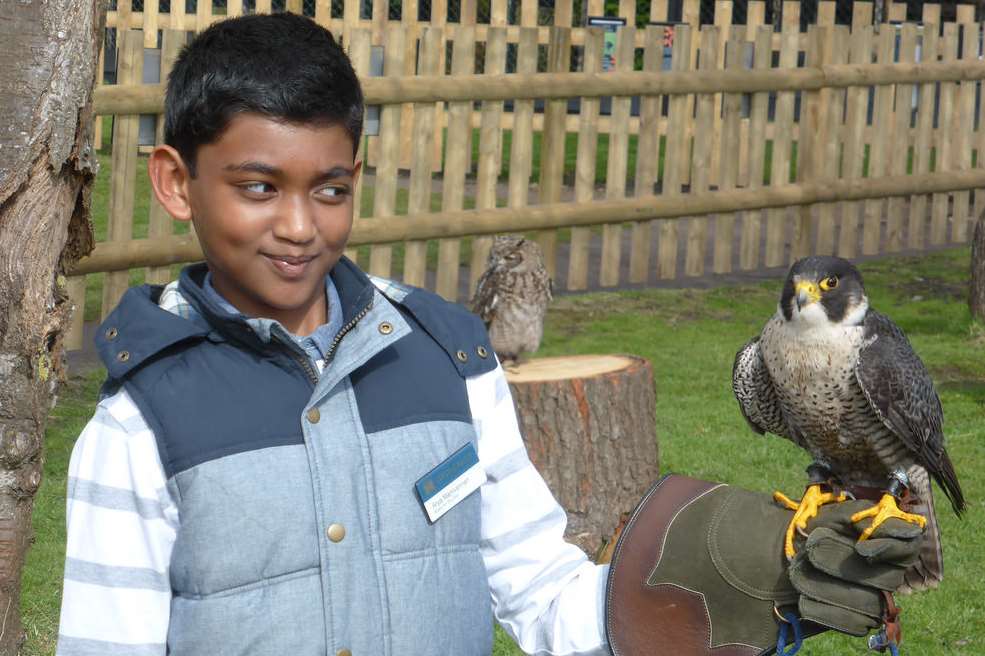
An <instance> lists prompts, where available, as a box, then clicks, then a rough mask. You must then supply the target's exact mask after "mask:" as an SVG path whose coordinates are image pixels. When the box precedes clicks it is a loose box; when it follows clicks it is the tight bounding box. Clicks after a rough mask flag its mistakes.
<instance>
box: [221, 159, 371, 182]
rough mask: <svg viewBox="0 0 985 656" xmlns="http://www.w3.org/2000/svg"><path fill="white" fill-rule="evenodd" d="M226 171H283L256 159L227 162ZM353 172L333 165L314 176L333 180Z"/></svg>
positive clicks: (274, 174)
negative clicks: (234, 162)
mask: <svg viewBox="0 0 985 656" xmlns="http://www.w3.org/2000/svg"><path fill="white" fill-rule="evenodd" d="M225 170H226V171H232V172H237V173H259V174H261V175H269V176H271V177H277V176H279V175H283V173H284V171H283V170H282V169H280V168H278V167H276V166H271V165H270V164H264V163H263V162H257V161H246V162H240V163H239V164H227V165H226V166H225ZM354 173H355V170H354V169H351V168H349V167H347V166H333V167H332V168H330V169H327V170H325V171H320V172H319V173H317V174H316V175H315V176H314V179H315V180H319V181H320V180H335V179H338V178H347V177H348V178H351V177H352V176H353V175H354Z"/></svg>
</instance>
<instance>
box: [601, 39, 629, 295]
mask: <svg viewBox="0 0 985 656" xmlns="http://www.w3.org/2000/svg"><path fill="white" fill-rule="evenodd" d="M618 39H619V41H618V43H617V44H616V70H618V71H631V70H633V55H634V50H635V45H636V28H635V27H630V26H628V25H627V26H626V27H623V28H621V29H620V30H619V32H618ZM630 103H631V100H630V98H628V97H626V96H622V97H619V98H613V99H612V111H611V115H610V117H609V118H610V122H609V125H610V126H611V127H610V129H609V156H608V161H607V162H606V175H605V197H606V198H607V199H615V198H625V196H626V173H627V159H628V156H629V114H630ZM623 232H624V230H623V226H622V225H621V224H618V223H617V224H610V225H607V226H604V227H603V228H602V264H601V268H600V270H599V283H600V284H601V285H602V286H603V287H613V286H615V285H618V284H619V268H620V266H619V264H620V260H621V259H622V258H621V254H622V235H623Z"/></svg>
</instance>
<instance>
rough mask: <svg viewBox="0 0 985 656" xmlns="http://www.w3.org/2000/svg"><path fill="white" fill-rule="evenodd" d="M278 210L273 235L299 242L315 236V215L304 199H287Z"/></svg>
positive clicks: (304, 241) (301, 242) (307, 240)
mask: <svg viewBox="0 0 985 656" xmlns="http://www.w3.org/2000/svg"><path fill="white" fill-rule="evenodd" d="M278 210H279V211H278V216H277V220H276V221H275V222H274V230H273V232H274V236H275V237H277V238H278V239H284V240H286V241H291V242H295V243H299V244H303V243H307V242H309V241H311V240H312V239H314V238H315V230H316V229H315V217H314V214H313V212H312V209H311V206H310V204H309V203H308V202H306V201H305V199H299V198H293V199H287V200H286V202H285V203H283V204H282V205H281V207H280V208H278Z"/></svg>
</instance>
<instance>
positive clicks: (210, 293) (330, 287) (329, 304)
mask: <svg viewBox="0 0 985 656" xmlns="http://www.w3.org/2000/svg"><path fill="white" fill-rule="evenodd" d="M202 289H203V291H204V292H205V296H206V298H207V299H208V300H209V301H211V302H213V303H215V304H216V305H218V306H219V307H220V308H221V309H222V310H224V311H225V312H227V313H229V314H230V315H232V316H233V317H235V318H238V319H243V320H244V321H245V322H246V323H247V324H248V325H249V326H250V327H251V328H253V330H254V332H256V334H257V336H258V337H259V338H260V339H261V340H263V341H264V342H269V341H270V335H271V331H272V330H274V328H275V327H279V328H280V329H281V331H283V332H284V333H285V334H287V335H288V336H290V337H291V339H293V340H294V341H295V342H297V343H298V345H299V346H301V348H303V349H304V350H305V352H306V353H307V354H308V356H309V357H310V358H311V359H312V360H324V359H325V357H326V356H327V355H328V351H329V349H330V348H331V344H332V340H333V339H334V338H335V336H336V335H337V334H338V332H339V331H340V330H342V311H341V307H342V303H341V300H340V299H339V292H338V289H336V287H335V283H334V282H333V281H332V277H331V276H325V307H326V312H327V315H328V316H327V317H326V321H325V323H323V324H322V325H320V326H318V328H316V329H315V330H314V331H313V332H312V333H311V334H310V335H303V336H302V335H295V334H293V333H291V332H289V331H288V330H287V329H286V328H284V326H283V325H282V324H281V323H280V322H279V321H276V320H274V319H263V318H253V317H248V316H246V315H244V314H243V313H242V312H240V311H239V310H238V309H236V307H235V306H234V305H233V304H232V303H230V302H229V301H228V300H226V298H225V297H223V296H222V294H220V293H219V292H218V291H217V290H216V288H215V287H214V286H213V285H212V273H211V272H209V273H206V274H205V280H204V281H203V284H202Z"/></svg>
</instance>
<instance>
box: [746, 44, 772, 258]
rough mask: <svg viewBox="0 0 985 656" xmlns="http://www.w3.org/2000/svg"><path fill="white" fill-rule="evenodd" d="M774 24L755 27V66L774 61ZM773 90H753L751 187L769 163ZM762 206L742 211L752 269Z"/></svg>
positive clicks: (759, 67)
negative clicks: (767, 132)
mask: <svg viewBox="0 0 985 656" xmlns="http://www.w3.org/2000/svg"><path fill="white" fill-rule="evenodd" d="M772 54H773V27H772V26H771V25H760V26H759V27H758V28H757V29H756V49H755V52H754V54H753V66H754V67H755V68H756V70H764V69H768V68H769V67H770V66H771V65H772V61H771V60H772ZM769 99H770V94H769V92H768V91H760V92H759V93H756V94H753V97H752V106H751V108H750V112H749V113H750V116H749V189H758V188H760V187H762V186H763V176H764V168H765V165H766V119H767V113H768V111H769ZM762 215H763V212H762V210H755V211H752V212H746V213H745V214H743V215H742V237H741V243H740V247H739V266H740V267H741V268H743V269H746V270H748V269H753V268H755V267H756V266H757V265H758V264H759V257H760V252H759V251H760V248H759V241H760V231H761V227H762Z"/></svg>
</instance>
